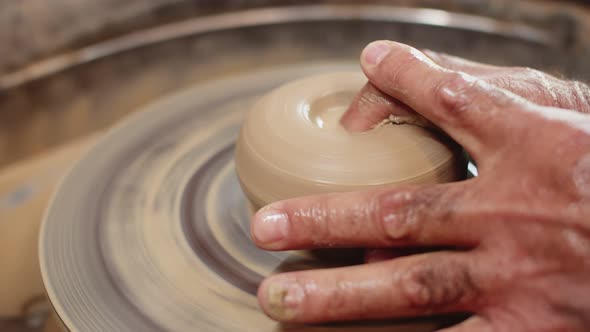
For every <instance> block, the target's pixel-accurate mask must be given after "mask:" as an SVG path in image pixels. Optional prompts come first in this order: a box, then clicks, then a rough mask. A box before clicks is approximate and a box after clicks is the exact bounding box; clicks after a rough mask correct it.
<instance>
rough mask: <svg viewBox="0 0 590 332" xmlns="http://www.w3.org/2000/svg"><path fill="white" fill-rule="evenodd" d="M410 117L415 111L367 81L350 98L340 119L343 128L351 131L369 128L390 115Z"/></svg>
mask: <svg viewBox="0 0 590 332" xmlns="http://www.w3.org/2000/svg"><path fill="white" fill-rule="evenodd" d="M392 114H395V115H398V116H405V117H412V116H417V114H416V112H414V111H413V110H411V109H410V108H409V107H408V106H406V105H404V104H402V103H400V102H399V101H397V100H395V99H393V98H391V97H390V96H388V95H386V94H384V93H383V92H381V91H380V90H379V89H377V88H376V87H375V86H374V85H373V84H371V83H367V84H365V86H364V87H363V88H362V89H361V91H359V92H358V93H357V94H356V96H355V97H354V99H353V100H352V102H351V104H350V107H349V108H348V110H347V111H346V112H345V113H344V115H343V116H342V118H341V119H340V123H341V124H342V126H343V127H344V128H346V129H347V130H349V131H352V132H361V131H365V130H368V129H371V128H372V127H374V126H375V125H376V124H378V123H380V122H381V121H383V120H385V119H387V118H388V117H389V116H390V115H392Z"/></svg>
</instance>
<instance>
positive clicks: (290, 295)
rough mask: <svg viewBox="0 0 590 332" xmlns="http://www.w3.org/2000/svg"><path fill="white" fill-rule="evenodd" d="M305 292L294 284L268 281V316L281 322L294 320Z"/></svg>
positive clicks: (283, 281)
mask: <svg viewBox="0 0 590 332" xmlns="http://www.w3.org/2000/svg"><path fill="white" fill-rule="evenodd" d="M304 296H305V292H304V291H303V287H301V285H299V284H298V283H296V282H289V281H285V280H277V281H270V284H269V285H268V291H267V306H266V307H267V310H268V314H269V315H270V316H271V317H272V318H274V319H276V320H281V321H288V320H292V319H293V318H295V316H296V315H297V311H298V309H299V307H300V304H301V303H302V302H303V297H304Z"/></svg>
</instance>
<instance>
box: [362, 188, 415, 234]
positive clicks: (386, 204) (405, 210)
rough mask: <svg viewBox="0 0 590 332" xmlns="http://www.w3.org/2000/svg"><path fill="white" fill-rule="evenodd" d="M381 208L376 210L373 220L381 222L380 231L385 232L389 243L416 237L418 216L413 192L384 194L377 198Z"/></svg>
mask: <svg viewBox="0 0 590 332" xmlns="http://www.w3.org/2000/svg"><path fill="white" fill-rule="evenodd" d="M377 201H378V203H376V205H377V206H378V207H379V208H377V209H375V211H376V216H375V218H373V220H377V221H378V222H379V226H380V227H378V229H379V228H380V230H381V231H382V232H383V234H384V235H385V237H386V240H388V241H389V242H393V243H395V242H399V241H403V240H408V241H409V240H412V239H413V237H414V236H415V235H416V230H415V228H416V220H415V217H416V214H415V212H414V209H413V208H412V206H413V205H414V191H413V190H394V191H387V192H385V193H382V194H381V195H379V196H378V197H377Z"/></svg>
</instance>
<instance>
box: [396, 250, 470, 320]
mask: <svg viewBox="0 0 590 332" xmlns="http://www.w3.org/2000/svg"><path fill="white" fill-rule="evenodd" d="M400 284H401V285H400V289H401V291H402V295H403V296H404V298H405V300H406V301H407V302H408V304H409V305H410V306H411V307H414V308H417V309H419V310H422V311H424V312H428V311H431V310H437V309H441V308H454V307H457V308H459V307H462V305H463V304H464V302H466V301H468V300H472V299H473V298H475V296H476V294H477V293H478V291H477V288H476V286H475V284H474V280H473V278H472V276H471V272H470V270H469V269H468V267H467V266H466V265H464V264H461V263H457V262H453V263H449V262H445V263H440V262H439V263H437V262H433V261H429V262H423V263H422V264H418V265H414V266H412V267H410V268H409V269H408V270H407V271H406V272H405V273H404V274H403V275H402V276H401V280H400Z"/></svg>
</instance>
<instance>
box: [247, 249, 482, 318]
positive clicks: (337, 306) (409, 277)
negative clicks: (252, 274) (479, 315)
mask: <svg viewBox="0 0 590 332" xmlns="http://www.w3.org/2000/svg"><path fill="white" fill-rule="evenodd" d="M476 264H477V263H476V260H474V259H472V258H471V256H470V255H469V253H465V252H438V253H431V254H424V255H419V256H409V257H404V258H399V259H396V260H391V261H387V262H381V263H374V264H364V265H357V266H352V267H344V268H337V269H324V270H311V271H298V272H290V273H285V274H279V275H276V276H272V277H269V278H267V279H266V280H265V281H264V282H263V283H262V284H261V286H260V288H259V290H258V300H259V302H260V305H261V307H262V308H263V310H264V311H265V312H266V314H267V315H269V316H270V317H271V318H273V319H276V320H280V321H291V322H308V323H312V322H324V321H336V320H338V321H341V320H358V319H383V318H400V317H410V316H422V315H431V314H441V313H450V312H468V311H469V310H471V309H473V308H476V307H477V304H478V303H477V301H478V300H479V297H480V292H481V288H480V285H482V284H481V281H480V280H479V278H480V276H479V274H478V273H477V266H476Z"/></svg>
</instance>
